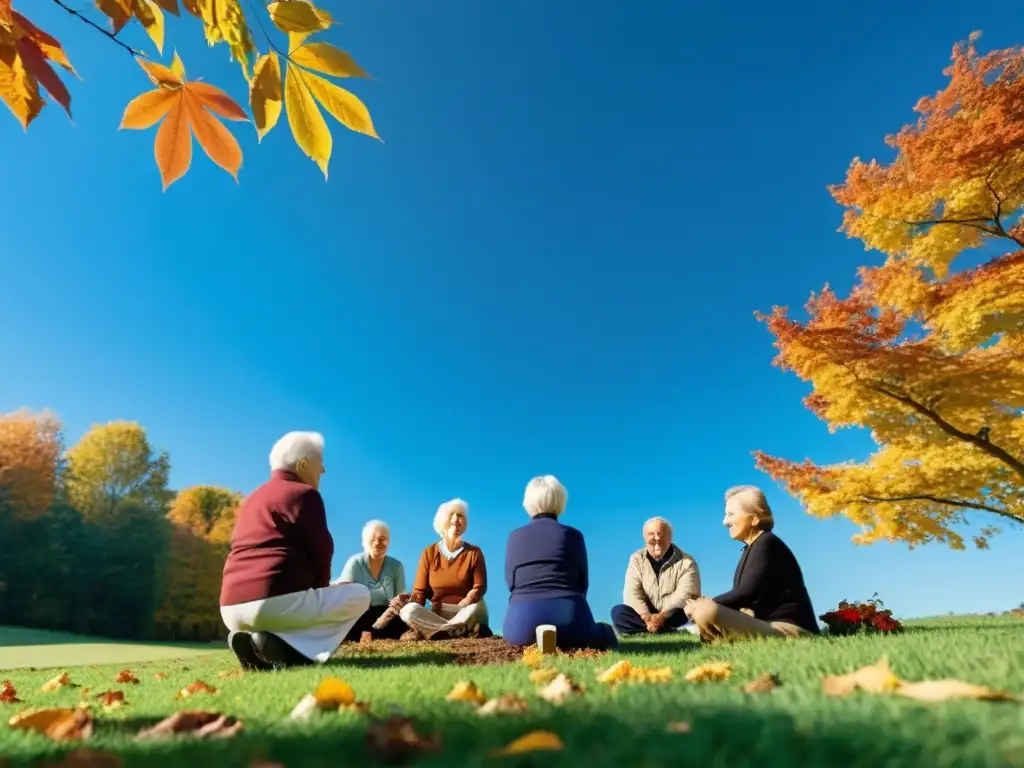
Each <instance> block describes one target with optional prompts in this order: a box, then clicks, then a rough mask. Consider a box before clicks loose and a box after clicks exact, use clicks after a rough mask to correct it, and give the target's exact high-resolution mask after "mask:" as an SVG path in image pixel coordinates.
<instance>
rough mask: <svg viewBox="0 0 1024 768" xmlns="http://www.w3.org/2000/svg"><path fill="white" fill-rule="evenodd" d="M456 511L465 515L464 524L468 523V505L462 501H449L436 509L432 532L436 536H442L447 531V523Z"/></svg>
mask: <svg viewBox="0 0 1024 768" xmlns="http://www.w3.org/2000/svg"><path fill="white" fill-rule="evenodd" d="M457 511H461V512H462V514H463V515H465V517H466V522H467V523H468V522H469V504H467V503H466V502H464V501H463V500H462V499H450V500H449V501H446V502H445V503H444V504H442V505H441V506H439V507H438V508H437V512H435V513H434V530H435V531H436V532H437V535H438V536H442V537H443V536H444V532H445V531H446V530H448V521H449V520H451V519H452V514H453V513H455V512H457Z"/></svg>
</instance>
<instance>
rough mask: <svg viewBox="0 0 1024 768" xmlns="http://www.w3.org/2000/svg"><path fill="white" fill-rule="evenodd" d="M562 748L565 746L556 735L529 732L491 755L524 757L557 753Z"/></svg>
mask: <svg viewBox="0 0 1024 768" xmlns="http://www.w3.org/2000/svg"><path fill="white" fill-rule="evenodd" d="M564 747H565V744H563V743H562V740H561V739H560V738H559V736H558V734H557V733H553V732H551V731H530V732H529V733H526V734H523V735H522V736H520V737H519V738H518V739H516V740H515V741H512V742H511V743H509V744H507V745H506V746H505V747H503V748H502V749H499V750H496V751H495V752H493V753H492V754H494V755H524V754H526V753H528V752H540V751H558V750H561V749H563V748H564Z"/></svg>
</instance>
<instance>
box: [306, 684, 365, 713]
mask: <svg viewBox="0 0 1024 768" xmlns="http://www.w3.org/2000/svg"><path fill="white" fill-rule="evenodd" d="M313 696H314V697H315V698H316V703H317V706H319V707H320V709H338V707H341V706H343V705H346V704H352V703H354V702H355V700H356V692H355V691H354V690H352V686H351V685H349V684H348V683H346V682H345V681H344V680H339V679H338V678H336V677H328V678H325V679H324V680H322V681H320V685H318V686H317V687H316V690H315V691H314V692H313Z"/></svg>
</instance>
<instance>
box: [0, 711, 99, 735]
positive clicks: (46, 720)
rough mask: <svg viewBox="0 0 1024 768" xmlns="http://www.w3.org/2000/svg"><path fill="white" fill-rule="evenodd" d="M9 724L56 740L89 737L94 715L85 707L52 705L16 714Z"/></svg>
mask: <svg viewBox="0 0 1024 768" xmlns="http://www.w3.org/2000/svg"><path fill="white" fill-rule="evenodd" d="M7 724H8V725H9V726H11V728H17V729H19V730H23V731H34V732H35V733H41V734H43V735H44V736H49V737H50V738H51V739H53V740H54V741H71V740H73V739H87V738H89V737H90V736H92V730H93V728H92V715H90V714H89V712H88V711H87V710H85V709H83V708H77V709H71V708H70V707H51V708H47V709H37V710H34V711H29V712H23V713H21V714H20V715H15V716H14V717H12V718H11V719H10V720H8V721H7Z"/></svg>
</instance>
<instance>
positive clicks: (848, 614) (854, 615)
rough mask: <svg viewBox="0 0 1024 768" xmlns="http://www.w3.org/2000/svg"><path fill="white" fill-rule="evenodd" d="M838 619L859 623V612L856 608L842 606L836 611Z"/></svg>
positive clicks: (848, 622)
mask: <svg viewBox="0 0 1024 768" xmlns="http://www.w3.org/2000/svg"><path fill="white" fill-rule="evenodd" d="M836 615H837V617H838V619H839V620H840V621H842V622H845V623H847V624H859V623H860V613H859V612H858V611H857V609H856V608H843V609H842V610H840V611H837V612H836Z"/></svg>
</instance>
